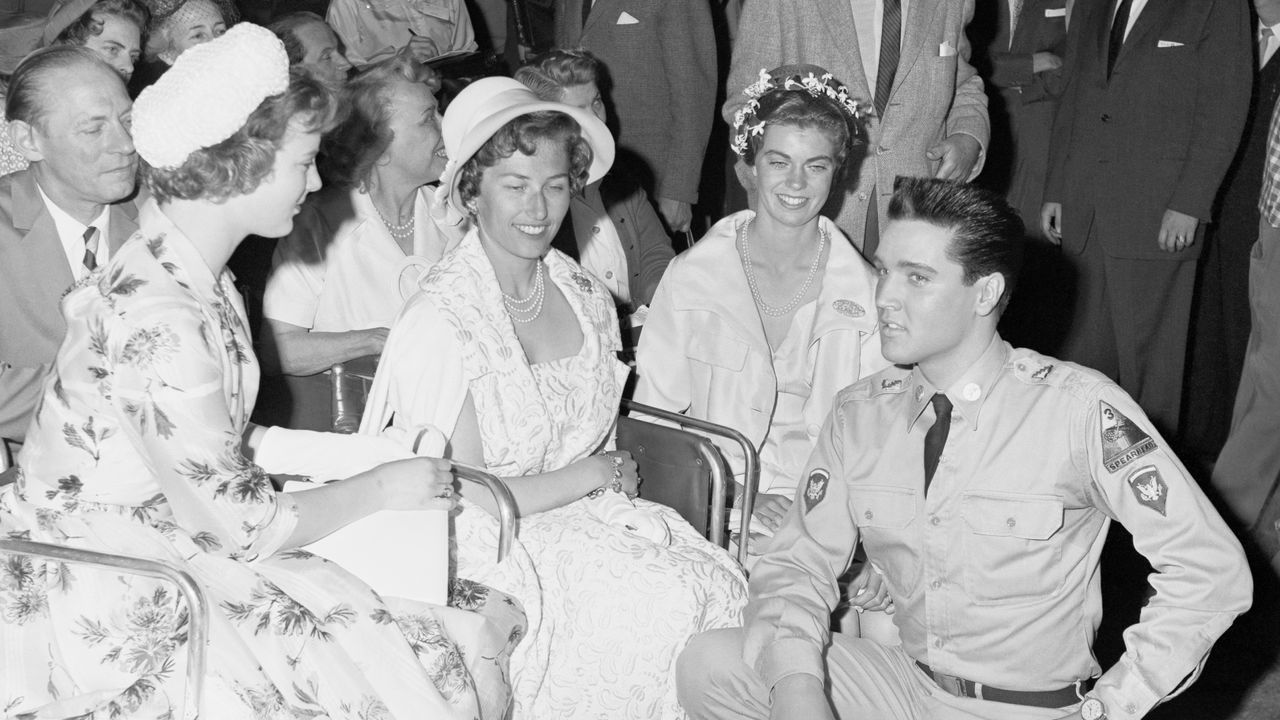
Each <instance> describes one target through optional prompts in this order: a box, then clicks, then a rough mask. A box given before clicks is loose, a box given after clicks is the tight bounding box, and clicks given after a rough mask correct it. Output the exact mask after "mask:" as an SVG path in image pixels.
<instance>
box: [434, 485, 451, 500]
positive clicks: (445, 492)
mask: <svg viewBox="0 0 1280 720" xmlns="http://www.w3.org/2000/svg"><path fill="white" fill-rule="evenodd" d="M436 497H438V498H442V499H447V498H451V497H453V488H451V487H446V488H445V489H444V490H441V491H440V494H439V495H437V496H436Z"/></svg>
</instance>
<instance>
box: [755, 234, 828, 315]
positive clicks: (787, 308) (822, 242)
mask: <svg viewBox="0 0 1280 720" xmlns="http://www.w3.org/2000/svg"><path fill="white" fill-rule="evenodd" d="M753 220H754V218H752V220H748V221H746V222H744V223H742V225H741V226H739V228H738V242H739V243H741V244H742V267H743V269H745V270H746V272H747V287H748V288H750V289H751V297H752V298H754V299H755V301H756V307H758V308H760V312H762V313H764V314H765V315H768V316H769V317H783V316H784V315H787V314H789V313H790V312H791V311H793V310H795V309H796V308H797V307H799V306H800V301H801V300H804V297H805V295H808V294H809V287H810V286H811V285H813V279H814V278H815V277H817V276H818V265H819V264H820V263H821V262H822V250H823V248H825V247H826V245H827V230H826V228H824V227H822V226H821V225H819V226H818V252H817V253H815V254H814V256H813V262H812V263H811V264H810V265H809V274H808V275H807V276H805V279H804V284H802V285H801V286H800V289H799V290H798V291H797V292H796V294H795V295H793V296H792V297H791V300H789V301H788V302H787V304H786V305H783V306H781V307H774V306H772V305H770V304H769V303H767V302H765V301H764V298H763V297H761V296H760V288H759V286H757V285H756V271H755V270H754V269H753V268H752V267H751V246H750V245H749V244H747V230H748V229H749V228H750V227H751V223H752V221H753Z"/></svg>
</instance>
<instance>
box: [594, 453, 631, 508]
mask: <svg viewBox="0 0 1280 720" xmlns="http://www.w3.org/2000/svg"><path fill="white" fill-rule="evenodd" d="M595 457H598V458H600V461H601V462H600V464H601V466H602V467H603V470H601V472H600V477H601V478H602V480H601V482H599V483H597V484H596V487H610V486H611V485H612V484H613V479H614V471H615V470H617V472H618V476H619V477H618V479H619V480H621V482H622V492H624V493H626V495H627V497H629V498H631V499H635V498H636V497H637V496H638V495H639V494H640V474H639V469H638V468H637V467H636V461H635V460H634V459H632V457H631V453H630V452H628V451H626V450H610V451H608V452H604V453H600V454H599V455H596V456H595Z"/></svg>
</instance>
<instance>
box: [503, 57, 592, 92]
mask: <svg viewBox="0 0 1280 720" xmlns="http://www.w3.org/2000/svg"><path fill="white" fill-rule="evenodd" d="M515 78H516V80H519V81H520V82H521V83H523V84H524V86H525V87H527V88H529V89H530V90H532V91H533V94H534V95H537V96H538V99H540V100H547V101H550V102H559V100H560V98H561V97H563V96H564V91H565V89H566V88H571V87H574V86H576V85H586V84H587V83H595V84H596V85H597V87H598V86H599V84H600V60H599V59H598V58H596V56H595V55H592V54H591V53H590V52H588V51H587V50H583V49H581V48H577V49H572V50H559V49H557V50H551V51H549V52H546V53H543V54H542V55H539V56H538V57H536V58H533V59H532V60H530V61H529V62H528V63H526V64H525V65H524V66H523V67H521V68H520V69H519V70H516V74H515Z"/></svg>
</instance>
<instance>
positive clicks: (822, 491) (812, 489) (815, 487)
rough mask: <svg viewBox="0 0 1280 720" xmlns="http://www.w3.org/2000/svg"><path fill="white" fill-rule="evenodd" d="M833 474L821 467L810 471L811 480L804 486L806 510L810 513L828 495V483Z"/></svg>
mask: <svg viewBox="0 0 1280 720" xmlns="http://www.w3.org/2000/svg"><path fill="white" fill-rule="evenodd" d="M830 481H831V476H830V475H829V474H827V471H826V470H823V469H821V468H819V469H817V470H814V471H813V472H811V473H809V482H808V483H807V484H806V485H805V486H804V511H805V513H808V512H810V511H812V510H813V509H814V508H815V507H817V505H818V503H820V502H822V499H823V498H825V497H826V496H827V484H828V483H829V482H830Z"/></svg>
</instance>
